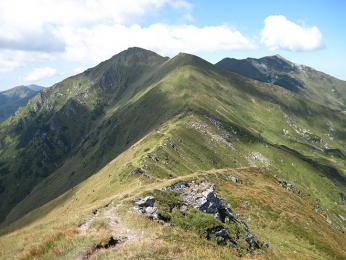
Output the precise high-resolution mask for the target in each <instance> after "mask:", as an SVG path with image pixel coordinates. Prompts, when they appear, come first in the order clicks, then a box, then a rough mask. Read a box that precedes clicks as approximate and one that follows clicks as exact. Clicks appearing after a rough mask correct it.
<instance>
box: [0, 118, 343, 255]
mask: <svg viewBox="0 0 346 260" xmlns="http://www.w3.org/2000/svg"><path fill="white" fill-rule="evenodd" d="M198 121H199V122H201V121H205V123H206V124H208V131H210V133H214V134H217V133H218V129H217V128H215V127H213V125H212V124H211V123H207V122H208V120H206V119H205V118H204V117H200V116H196V115H193V114H189V115H187V116H186V117H178V118H176V119H175V120H174V121H171V122H168V123H167V124H165V125H163V126H162V127H161V128H159V129H157V130H156V131H153V132H152V133H151V134H149V135H148V136H147V137H145V138H144V139H143V140H141V141H140V142H138V143H136V144H135V145H134V146H133V147H131V148H130V149H128V150H127V151H126V152H125V153H123V154H121V155H120V156H119V157H117V158H116V159H115V160H113V161H112V162H110V163H109V164H108V165H107V166H106V167H105V168H104V169H102V170H101V171H100V172H99V173H97V174H95V175H94V176H92V177H90V178H89V179H88V180H86V181H85V182H83V183H81V184H80V185H78V186H77V187H76V188H74V189H73V190H71V191H69V192H68V193H66V194H65V195H63V196H61V197H59V198H58V199H55V200H54V201H52V202H50V203H48V204H47V205H45V206H44V207H42V208H39V209H37V210H35V211H33V212H31V213H30V214H28V215H27V216H26V217H24V218H23V219H21V220H20V221H18V222H16V223H15V224H14V225H13V226H12V227H10V230H11V229H12V230H14V231H13V232H10V233H8V234H6V235H4V236H2V237H1V239H0V243H1V245H2V246H1V248H2V251H1V257H2V258H11V257H13V256H17V257H18V256H21V257H24V258H31V257H44V258H49V259H52V258H61V257H63V258H66V259H70V258H73V257H77V256H79V255H81V254H82V253H83V252H86V251H87V250H88V248H91V247H92V245H93V244H95V243H97V242H98V241H101V240H103V239H106V238H107V237H109V235H110V231H109V228H108V227H107V225H105V224H98V225H96V226H95V228H94V229H95V230H94V231H92V232H91V233H89V234H83V233H82V232H81V231H79V230H78V225H79V224H80V223H83V222H84V221H85V220H86V219H88V218H89V217H90V216H92V211H93V210H95V209H102V207H104V205H106V204H109V202H111V201H114V202H115V203H116V204H119V205H120V206H119V207H117V209H116V211H115V212H114V214H115V215H116V216H117V218H118V219H119V221H120V222H122V223H123V224H124V225H125V226H127V227H128V228H129V229H131V230H134V231H138V232H139V233H142V234H143V236H144V237H145V239H138V240H134V242H131V243H124V244H123V245H120V246H118V247H117V248H116V249H114V250H105V251H100V252H98V256H99V257H101V259H102V257H104V258H110V259H112V258H117V257H118V258H126V257H127V258H132V259H138V258H148V259H150V258H153V257H155V258H157V259H160V258H162V259H163V258H165V259H167V258H180V259H181V258H182V259H190V258H191V257H195V258H197V259H199V258H200V259H205V258H206V257H207V258H208V257H209V258H214V259H225V258H229V259H232V258H234V257H235V256H236V254H235V252H233V251H231V250H230V249H227V248H225V247H218V246H215V244H213V243H212V242H209V241H207V240H205V239H203V238H201V237H199V235H198V234H197V233H194V232H186V233H185V232H184V231H183V230H181V229H180V228H179V227H175V228H169V227H168V228H167V227H162V226H160V225H159V224H157V223H155V222H152V221H150V220H146V219H145V218H143V217H140V216H137V215H136V214H135V213H131V212H129V211H128V208H129V207H131V200H132V198H133V197H136V196H139V195H140V194H142V193H145V192H147V191H151V190H153V189H157V188H159V187H162V186H165V185H168V184H170V183H174V182H176V181H177V180H183V179H186V180H194V179H199V180H201V179H207V180H208V181H210V182H213V183H215V184H216V188H217V192H218V193H219V194H220V195H222V196H223V198H224V199H225V200H226V202H228V203H229V204H230V205H231V206H232V208H233V209H234V211H235V212H236V213H237V214H239V215H240V216H241V217H242V218H243V219H244V220H246V221H247V222H248V224H249V226H250V229H251V230H252V231H253V232H254V233H255V234H256V235H257V236H258V237H259V238H260V239H263V240H267V241H269V243H270V248H269V249H268V250H265V251H260V252H258V253H256V257H257V258H268V257H269V258H276V259H278V258H282V257H284V258H287V257H291V258H298V257H300V258H301V257H303V258H308V259H310V258H320V259H328V258H339V259H342V258H343V257H344V256H345V254H346V252H345V251H344V247H345V243H344V241H345V234H343V233H341V232H337V231H335V230H334V229H333V227H332V226H331V225H329V224H328V223H327V222H326V220H325V219H324V218H323V217H322V216H321V215H320V214H317V213H316V212H315V211H314V210H313V208H312V205H311V204H309V200H306V199H305V198H302V197H299V196H297V194H295V193H292V192H288V191H286V190H285V189H283V188H282V187H281V186H279V185H278V182H277V180H276V179H275V178H273V174H274V173H275V174H280V176H282V175H281V174H282V172H276V171H275V169H273V168H272V167H265V168H262V169H261V170H260V169H256V168H243V169H242V168H238V169H231V168H225V169H221V170H214V169H213V168H216V166H215V162H217V164H218V165H217V166H218V168H219V167H221V168H223V167H227V166H232V165H234V164H236V161H238V160H241V159H242V158H243V157H242V156H241V154H239V151H242V152H246V150H248V151H253V150H259V149H258V147H259V146H262V145H260V144H256V143H253V144H252V145H251V147H248V146H246V147H243V146H244V145H243V144H242V143H240V142H236V141H234V140H233V141H232V143H233V144H234V146H236V147H237V152H235V151H233V150H232V149H231V148H230V147H229V146H228V145H227V144H226V143H217V142H212V141H210V136H208V134H204V133H201V132H199V131H197V130H192V129H191V128H190V127H189V124H190V123H191V122H198ZM167 138H169V139H171V140H173V142H175V143H176V146H175V148H172V147H171V146H168V145H165V143H166V142H165V141H166V140H167ZM179 140H180V141H179ZM255 147H256V148H257V149H256V148H255ZM264 147H265V146H264ZM264 147H263V148H264ZM148 148H149V150H148ZM191 150H192V151H191ZM226 151H228V152H229V153H226ZM147 153H152V154H153V153H154V154H156V155H157V156H158V157H159V158H160V159H159V161H158V162H149V163H148V161H146V160H145V158H146V157H145V154H147ZM177 157H178V158H180V159H179V161H180V164H177V163H175V162H176V161H175V160H176V158H177ZM162 158H168V161H169V162H168V164H167V165H166V164H163V162H162ZM205 158H208V159H209V160H206V159H205ZM210 158H213V161H211V160H210ZM283 158H286V160H289V161H291V160H292V161H294V162H296V161H297V159H296V158H289V155H287V154H285V155H283ZM270 159H272V158H270ZM201 162H203V163H204V164H203V165H202V164H201ZM143 164H149V165H148V168H147V169H148V170H147V176H134V175H133V174H131V171H132V169H133V168H136V167H143ZM199 168H200V169H210V170H209V171H202V172H201V171H199V170H198V169H199ZM299 168H300V169H303V168H304V167H299ZM305 170H306V172H305V173H304V175H305V176H304V179H307V183H309V184H308V185H312V186H314V185H315V184H314V183H315V182H316V181H314V180H315V179H316V178H317V179H318V178H320V179H322V177H319V176H318V175H316V173H314V172H313V171H309V170H308V167H306V169H305ZM165 172H166V173H165ZM168 172H171V173H173V174H172V175H168ZM191 173H192V174H191ZM180 175H182V176H180ZM228 175H233V176H237V177H238V178H239V179H240V180H241V181H242V183H237V184H235V183H232V182H230V181H227V178H226V177H227V176H228ZM295 175H296V176H290V177H289V178H290V181H293V180H294V179H295V178H297V177H298V178H299V173H295ZM282 177H283V176H282ZM300 177H301V176H300ZM308 180H310V181H308ZM320 181H321V180H320ZM316 185H317V184H316ZM329 185H330V186H331V187H332V184H331V183H330V184H329ZM326 186H328V183H326ZM302 187H306V186H305V184H303V183H302ZM323 190H324V191H326V189H323ZM323 195H325V194H323ZM321 233H323V234H324V236H323V237H321V236H320V234H321ZM18 237H20V239H18ZM33 237H35V242H33V243H32V242H28V241H32V238H33ZM8 245H12V246H11V247H8ZM247 257H249V258H253V257H254V255H248V256H247Z"/></svg>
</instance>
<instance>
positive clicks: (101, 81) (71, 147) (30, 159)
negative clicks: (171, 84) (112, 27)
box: [0, 48, 166, 219]
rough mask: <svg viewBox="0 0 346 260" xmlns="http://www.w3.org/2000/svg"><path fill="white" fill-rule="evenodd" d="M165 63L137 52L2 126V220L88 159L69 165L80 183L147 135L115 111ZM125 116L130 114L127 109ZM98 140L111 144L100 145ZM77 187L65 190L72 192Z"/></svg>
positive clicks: (52, 93) (67, 84) (59, 87)
mask: <svg viewBox="0 0 346 260" xmlns="http://www.w3.org/2000/svg"><path fill="white" fill-rule="evenodd" d="M165 61H166V58H163V57H161V56H159V55H157V54H155V53H153V52H150V51H146V50H143V49H139V48H131V49H129V50H127V51H124V52H122V53H120V54H118V55H116V56H114V57H112V58H111V59H110V60H108V61H105V62H103V63H101V64H100V65H98V66H96V67H95V68H93V69H90V70H87V71H85V72H84V73H82V74H79V75H76V76H74V77H71V78H68V79H66V80H64V81H62V82H60V83H58V84H56V85H54V86H53V87H51V88H48V89H46V90H45V91H44V92H41V93H40V95H38V96H36V97H35V98H34V99H32V100H31V101H30V102H29V104H28V105H27V106H26V107H24V108H23V109H21V110H19V111H18V113H17V114H16V115H15V116H13V117H11V118H9V119H8V120H6V121H4V122H3V123H2V124H1V125H0V144H1V146H0V170H1V179H0V187H1V189H0V190H1V194H0V199H1V201H4V203H1V206H0V219H3V218H4V216H5V215H6V214H7V213H8V211H9V209H10V208H12V207H13V206H14V205H16V204H17V203H18V202H20V201H21V200H22V199H23V198H24V197H25V196H27V195H28V194H29V193H30V191H31V190H32V189H33V187H34V186H35V185H37V184H38V183H39V182H40V181H42V180H43V179H45V178H47V177H48V176H49V175H50V174H51V173H53V172H54V171H56V170H57V169H59V168H61V167H62V166H63V165H64V164H65V162H66V160H71V158H73V156H74V155H77V156H79V158H83V159H78V163H77V164H74V165H73V166H69V171H68V173H69V174H74V173H76V176H77V177H76V178H78V181H80V180H83V179H84V178H86V177H87V176H89V175H90V174H91V173H92V172H94V170H96V169H97V168H100V167H102V166H103V165H104V163H105V162H107V160H110V158H113V157H114V156H115V155H116V154H118V153H119V152H120V151H122V150H123V149H124V147H126V146H128V145H129V143H131V142H132V140H133V138H135V137H136V136H141V135H142V134H143V131H145V129H137V128H132V130H128V129H127V127H126V125H127V124H128V122H126V120H133V119H131V118H130V117H127V118H125V119H121V118H117V117H116V115H115V114H114V111H116V110H117V109H118V108H119V107H121V105H120V104H126V103H127V102H128V101H129V99H130V98H131V97H132V96H133V95H135V94H136V93H137V92H138V91H139V90H138V89H140V88H142V87H143V86H144V85H145V82H150V80H151V74H152V73H154V72H155V69H156V68H157V67H158V66H160V65H161V64H162V63H163V62H165ZM108 110H109V114H107V111H108ZM119 113H120V114H123V115H124V114H127V113H129V112H128V111H126V108H125V107H122V110H121V111H120V112H119ZM133 118H135V115H133ZM122 120H124V122H123V125H119V123H121V122H122ZM134 124H135V122H134ZM114 129H119V130H118V131H114ZM127 131H132V133H131V134H133V135H134V137H132V136H129V135H128V134H130V133H128V132H127ZM107 132H109V134H110V136H109V135H108V136H107ZM115 133H117V136H114V135H115ZM103 134H104V135H105V136H103ZM102 136H103V139H102ZM110 140H112V141H110ZM98 141H100V142H103V143H105V145H106V146H103V147H102V146H100V147H98V146H96V147H95V145H96V143H97V142H98ZM99 145H101V144H99ZM106 147H107V148H106ZM113 147H115V148H113ZM112 148H113V149H112ZM107 149H109V150H107ZM95 150H96V151H95ZM89 157H92V158H89ZM74 184H75V183H70V184H69V185H67V186H66V185H63V186H64V187H65V186H66V187H65V188H64V189H68V188H69V187H70V185H74ZM62 191H63V190H62ZM62 191H59V194H61V192H62ZM52 193H54V191H52ZM54 194H55V193H54Z"/></svg>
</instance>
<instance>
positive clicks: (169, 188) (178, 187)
mask: <svg viewBox="0 0 346 260" xmlns="http://www.w3.org/2000/svg"><path fill="white" fill-rule="evenodd" d="M187 187H189V184H188V183H187V182H186V181H181V182H177V183H175V184H173V185H170V186H167V187H163V188H162V189H161V190H162V191H174V190H181V189H185V188H187Z"/></svg>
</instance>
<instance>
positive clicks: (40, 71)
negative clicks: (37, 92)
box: [24, 67, 57, 81]
mask: <svg viewBox="0 0 346 260" xmlns="http://www.w3.org/2000/svg"><path fill="white" fill-rule="evenodd" d="M56 74H57V71H56V69H54V68H51V67H42V68H36V69H34V70H33V71H32V72H30V73H29V74H27V75H26V76H25V77H24V80H25V81H38V80H41V79H46V78H50V77H53V76H55V75H56Z"/></svg>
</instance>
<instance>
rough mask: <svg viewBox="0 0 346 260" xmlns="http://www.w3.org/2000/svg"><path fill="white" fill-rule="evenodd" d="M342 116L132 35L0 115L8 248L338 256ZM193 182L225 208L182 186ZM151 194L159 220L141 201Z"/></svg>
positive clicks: (63, 252) (51, 253) (344, 139)
mask: <svg viewBox="0 0 346 260" xmlns="http://www.w3.org/2000/svg"><path fill="white" fill-rule="evenodd" d="M268 115H270V116H268ZM345 126H346V118H345V116H344V114H343V113H342V112H341V111H340V112H339V111H336V110H334V109H333V108H330V107H329V106H325V105H323V104H322V103H321V102H315V101H312V100H311V99H310V98H309V97H307V96H305V95H300V94H299V93H297V92H295V91H291V90H287V89H286V88H281V87H278V86H277V85H275V84H267V83H263V82H261V81H258V80H253V79H250V78H245V77H244V76H241V75H239V74H237V73H233V72H228V71H225V70H222V69H219V68H218V67H217V66H214V65H212V64H210V63H208V62H206V61H204V60H202V59H200V58H198V57H196V56H193V55H189V54H184V53H181V54H179V55H177V56H176V57H174V58H172V59H168V58H164V57H161V56H159V55H157V54H155V53H153V52H150V51H147V50H143V49H139V48H130V49H128V50H126V51H124V52H121V53H119V54H118V55H115V56H114V57H112V58H111V59H110V60H107V61H105V62H103V63H101V64H100V65H98V66H96V67H95V68H91V69H89V70H87V71H85V72H84V73H82V74H79V75H76V76H74V77H71V78H68V79H66V80H64V81H62V82H61V83H58V84H56V85H54V86H53V87H51V88H49V89H47V90H46V91H44V92H42V93H41V94H40V95H39V96H37V97H35V98H34V99H32V100H31V101H30V102H29V104H28V105H27V106H26V107H24V108H23V109H21V110H20V111H19V112H18V113H16V115H15V116H13V117H11V118H9V119H8V120H6V121H4V122H3V123H2V124H1V125H0V143H1V147H0V149H1V150H0V162H1V164H0V167H1V172H2V174H1V187H3V188H2V192H1V194H0V196H1V197H0V199H1V201H5V203H2V204H1V217H2V219H3V220H4V221H3V223H2V228H3V235H2V236H1V238H0V243H1V245H3V247H2V248H3V249H2V251H0V256H1V257H3V258H9V257H12V256H14V255H15V256H17V257H18V256H21V257H23V258H33V257H46V258H54V257H56V258H57V257H65V258H76V257H90V256H93V255H94V254H95V255H96V254H97V255H100V256H103V257H104V258H114V257H120V258H123V257H125V256H126V257H128V258H133V259H136V258H137V259H138V258H152V257H153V256H155V257H157V258H160V257H166V256H167V255H168V256H169V257H171V258H173V257H177V258H182V259H188V258H191V256H194V257H196V258H203V256H205V255H207V256H209V257H210V258H220V259H222V258H227V257H228V258H234V257H236V256H238V255H241V256H245V257H249V258H253V257H254V256H256V257H258V258H266V257H271V258H279V257H285V258H287V257H288V256H292V255H291V254H292V252H293V251H294V252H295V254H297V257H298V256H303V257H305V258H321V259H326V258H340V259H342V258H343V257H345V255H346V252H345V250H344V248H345V242H344V241H346V240H345V233H344V232H345V228H346V222H345V216H346V209H345V193H346V192H345V190H346V170H345V169H346V164H345V154H346V149H345V143H346V135H345ZM181 181H185V182H187V185H188V186H186V187H185V188H181V190H180V188H179V189H175V188H174V189H173V188H167V187H170V186H169V185H171V184H175V183H179V182H181ZM192 181H194V182H192ZM194 183H195V184H194ZM203 183H204V184H203ZM205 183H207V184H205ZM194 185H197V187H199V188H198V189H200V188H201V189H202V191H203V185H207V187H209V188H208V189H207V190H205V192H207V191H208V192H209V193H208V194H211V195H210V196H212V197H213V198H214V199H215V200H216V201H214V203H217V204H220V205H219V206H218V210H220V211H219V212H218V214H219V215H220V214H221V215H220V216H221V217H220V216H219V217H218V215H215V214H214V215H212V214H211V212H209V209H204V210H200V211H198V210H196V209H198V208H199V207H197V206H196V205H195V204H194V203H195V202H192V204H189V203H190V202H189V201H190V199H189V200H185V198H186V197H184V196H185V195H184V194H187V195H189V196H190V195H191V194H192V195H193V194H194V193H193V192H197V193H198V189H197V191H196V190H193V189H192V188H191V189H190V188H188V187H195V186H194ZM198 185H200V186H198ZM208 185H211V186H213V187H214V188H213V189H211V188H210V187H211V186H208ZM165 187H166V188H165ZM162 188H163V189H162ZM18 191H20V192H18ZM165 192H167V193H165ZM197 195H198V194H197ZM146 196H152V197H153V198H154V200H155V204H153V205H154V207H155V208H154V207H151V209H150V210H151V211H150V212H151V213H149V209H148V207H147V208H141V207H142V206H139V207H140V208H139V209H137V211H138V210H139V211H140V212H146V213H145V214H143V215H147V216H148V217H149V218H152V219H153V220H150V219H147V218H146V217H145V216H141V215H140V214H138V212H133V207H134V206H135V205H136V203H134V202H133V201H134V200H135V201H138V198H144V197H146ZM208 198H209V197H208ZM219 198H221V200H218V199H219ZM220 201H224V203H223V202H222V203H221V202H220ZM105 205H106V206H105ZM137 205H141V204H137ZM225 205H229V208H227V207H226V206H225ZM182 206H184V207H185V208H184V209H182ZM219 207H223V208H222V210H221V208H220V209H219ZM211 208H212V207H211ZM155 210H158V211H159V214H158V215H155V214H154V213H155V212H157V211H155ZM229 211H232V212H233V213H232V214H234V215H233V217H231V216H232V215H227V216H228V220H224V219H223V217H222V215H223V214H226V213H225V212H229ZM227 214H229V213H227ZM23 216H24V217H23ZM213 216H214V217H213ZM246 227H247V228H246ZM225 232H226V233H225ZM321 232H323V233H324V237H321V236H320V233H321ZM222 234H223V235H222ZM225 234H226V235H225ZM250 235H253V236H254V237H255V239H256V243H255V242H254V241H255V240H253V239H251V236H250ZM33 236H35V237H39V239H38V240H36V241H35V242H34V243H27V242H25V241H30V240H32V237H33ZM18 237H20V239H18ZM111 237H112V238H113V240H114V241H113V240H112V239H111ZM52 238H53V239H52ZM100 241H101V242H100ZM102 241H103V242H102ZM107 241H108V242H107ZM116 241H117V242H116ZM232 241H233V242H232ZM191 243H192V245H193V246H191ZM218 243H219V244H225V245H229V244H230V243H231V244H232V245H231V248H230V247H229V246H223V247H222V246H219V245H218ZM10 244H15V246H14V247H12V248H9V247H8V245H10ZM118 244H119V246H118ZM268 245H269V248H268ZM113 247H115V248H116V249H118V250H116V249H114V250H113V249H112V248H113ZM108 249H111V250H108ZM149 249H152V250H149Z"/></svg>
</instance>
